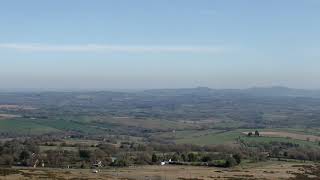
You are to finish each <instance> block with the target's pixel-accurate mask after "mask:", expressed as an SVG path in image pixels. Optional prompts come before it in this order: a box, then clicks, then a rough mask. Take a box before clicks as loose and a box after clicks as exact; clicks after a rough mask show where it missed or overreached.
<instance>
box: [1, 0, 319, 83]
mask: <svg viewBox="0 0 320 180" xmlns="http://www.w3.org/2000/svg"><path fill="white" fill-rule="evenodd" d="M319 9H320V1H318V0H135V1H132V0H67V1H66V0H54V1H52V0H28V1H21V0H2V1H1V2H0V89H154V88H189V87H198V86H205V87H210V88H216V89H221V88H248V87H257V86H259V87H260V86H287V87H292V88H301V89H320V83H319V81H320V44H319V42H320V11H319Z"/></svg>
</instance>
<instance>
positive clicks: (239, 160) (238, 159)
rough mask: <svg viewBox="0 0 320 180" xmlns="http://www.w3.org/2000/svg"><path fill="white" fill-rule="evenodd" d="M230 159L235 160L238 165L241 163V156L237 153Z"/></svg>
mask: <svg viewBox="0 0 320 180" xmlns="http://www.w3.org/2000/svg"><path fill="white" fill-rule="evenodd" d="M232 157H233V158H234V159H235V160H236V162H237V164H240V163H241V158H242V157H241V154H239V153H237V154H234V155H232Z"/></svg>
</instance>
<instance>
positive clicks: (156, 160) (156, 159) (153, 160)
mask: <svg viewBox="0 0 320 180" xmlns="http://www.w3.org/2000/svg"><path fill="white" fill-rule="evenodd" d="M151 161H152V162H153V163H156V162H158V156H157V155H156V153H153V154H152V157H151Z"/></svg>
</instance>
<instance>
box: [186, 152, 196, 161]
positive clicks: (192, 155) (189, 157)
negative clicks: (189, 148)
mask: <svg viewBox="0 0 320 180" xmlns="http://www.w3.org/2000/svg"><path fill="white" fill-rule="evenodd" d="M188 160H189V162H194V161H196V160H197V156H196V154H194V153H189V154H188Z"/></svg>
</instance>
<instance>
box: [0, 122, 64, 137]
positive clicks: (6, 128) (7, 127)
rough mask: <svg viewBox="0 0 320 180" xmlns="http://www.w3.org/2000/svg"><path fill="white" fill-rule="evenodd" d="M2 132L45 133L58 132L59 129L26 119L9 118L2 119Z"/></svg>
mask: <svg viewBox="0 0 320 180" xmlns="http://www.w3.org/2000/svg"><path fill="white" fill-rule="evenodd" d="M0 127H1V128H0V132H1V133H9V134H11V133H12V134H19V135H40V134H45V133H58V132H60V131H59V130H58V129H56V128H54V127H49V126H46V125H41V124H38V123H35V122H33V121H27V120H24V119H7V120H1V121H0Z"/></svg>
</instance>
